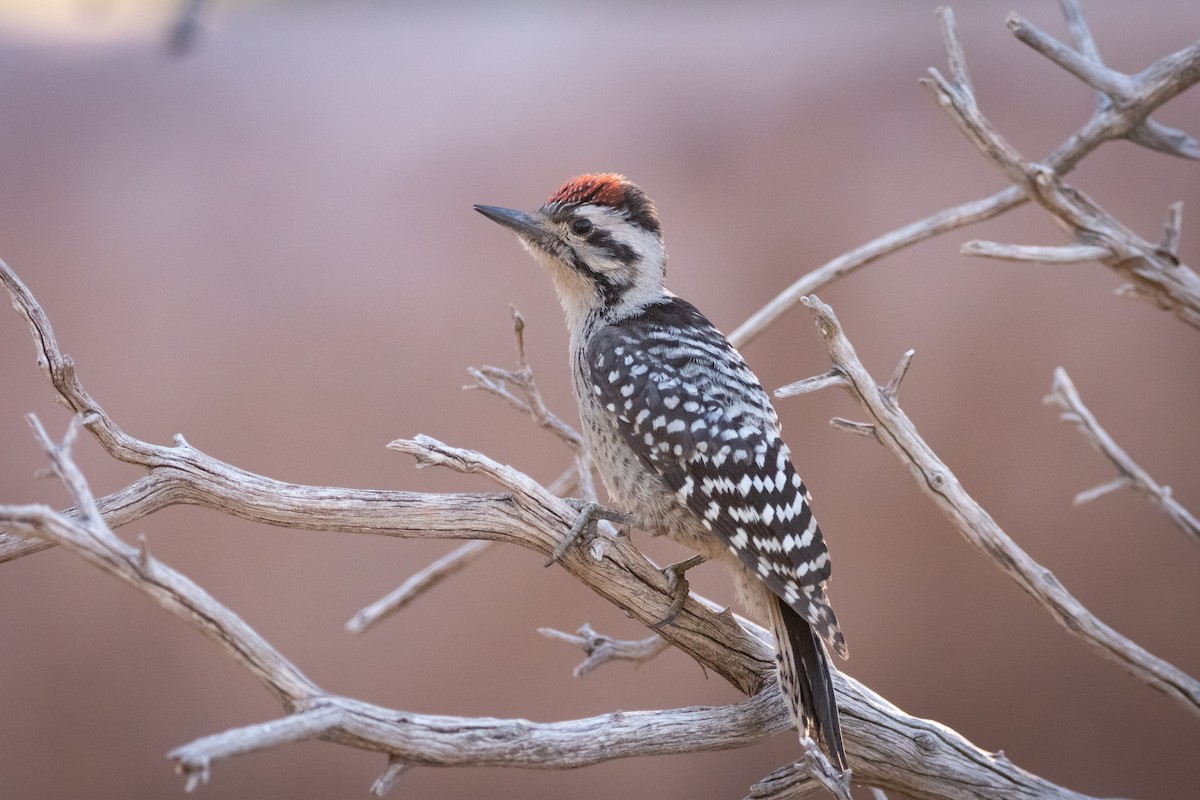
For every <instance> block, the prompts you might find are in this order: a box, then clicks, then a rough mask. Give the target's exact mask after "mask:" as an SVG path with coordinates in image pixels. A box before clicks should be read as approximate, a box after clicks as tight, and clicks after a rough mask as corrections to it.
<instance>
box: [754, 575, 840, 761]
mask: <svg viewBox="0 0 1200 800" xmlns="http://www.w3.org/2000/svg"><path fill="white" fill-rule="evenodd" d="M773 599H774V603H773V605H774V606H775V608H774V609H772V612H773V613H772V614H771V617H772V620H771V621H772V623H774V624H773V625H772V627H773V628H775V630H774V634H775V638H776V643H777V644H776V646H777V647H778V648H779V653H778V659H779V668H780V676H779V679H780V683H781V685H782V686H781V688H782V689H783V693H784V696H785V698H786V699H787V702H788V705H789V708H790V710H791V712H792V716H793V718H794V721H795V722H796V725H797V727H799V728H800V729H801V732H802V733H807V734H808V735H809V736H810V737H812V738H814V739H815V740H816V742H817V744H819V745H820V746H821V749H822V750H824V751H825V754H826V755H827V756H828V757H829V760H830V762H831V763H832V764H833V766H834V767H836V768H837V769H839V770H841V771H843V772H845V770H846V752H845V750H844V749H843V747H842V726H841V722H840V721H839V719H838V710H837V701H836V698H835V697H834V693H833V677H832V675H831V674H830V665H829V656H828V655H826V653H825V648H824V647H823V646H822V645H821V642H820V640H818V639H817V635H816V632H815V631H813V629H812V626H811V625H809V624H808V621H807V620H805V619H804V618H803V617H801V616H800V615H799V614H797V613H796V612H795V611H793V610H792V608H791V606H789V605H787V604H786V603H784V602H782V601H780V600H779V599H778V598H773ZM788 670H791V671H793V672H794V678H792V677H790V676H789V675H788V674H787V672H788Z"/></svg>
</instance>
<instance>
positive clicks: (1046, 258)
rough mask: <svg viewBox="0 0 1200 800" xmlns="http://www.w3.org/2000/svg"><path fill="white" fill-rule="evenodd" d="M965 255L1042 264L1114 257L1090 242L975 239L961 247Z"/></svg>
mask: <svg viewBox="0 0 1200 800" xmlns="http://www.w3.org/2000/svg"><path fill="white" fill-rule="evenodd" d="M959 252H961V253H962V254H963V255H964V256H979V257H981V258H996V259H1000V260H1002V261H1033V262H1036V263H1040V264H1083V263H1085V262H1088V261H1100V260H1102V259H1105V258H1111V257H1112V251H1110V250H1108V249H1107V248H1105V247H1098V246H1096V245H1090V244H1068V245H1061V246H1057V247H1044V246H1041V245H1030V244H1002V243H1000V242H986V241H983V240H980V239H975V240H973V241H970V242H964V243H963V245H962V247H961V248H959Z"/></svg>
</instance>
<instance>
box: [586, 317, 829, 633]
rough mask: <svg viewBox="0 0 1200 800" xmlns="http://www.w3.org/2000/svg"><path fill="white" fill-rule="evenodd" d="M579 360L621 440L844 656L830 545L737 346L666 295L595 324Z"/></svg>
mask: <svg viewBox="0 0 1200 800" xmlns="http://www.w3.org/2000/svg"><path fill="white" fill-rule="evenodd" d="M581 362H582V363H579V364H578V365H577V367H576V369H577V370H578V372H579V373H583V370H584V368H586V377H585V380H586V384H587V386H586V387H580V391H581V393H583V392H586V391H590V392H591V393H592V394H593V395H594V398H595V401H596V403H597V404H598V405H599V406H601V407H602V408H603V410H604V411H605V412H607V414H608V415H610V419H611V422H612V423H614V424H615V427H616V429H617V431H619V433H620V437H621V439H622V441H623V443H624V444H625V445H626V446H627V447H628V448H629V449H630V450H631V451H632V452H633V453H634V454H635V455H636V456H637V458H638V459H639V460H640V461H641V462H642V463H643V464H644V465H645V466H646V467H648V468H649V469H650V470H652V471H653V472H654V473H655V474H657V475H658V476H659V477H661V478H662V480H663V481H664V482H665V483H666V485H667V486H668V487H669V488H670V490H671V491H672V492H674V494H675V499H676V500H677V502H678V503H679V504H680V505H682V506H686V508H687V509H688V510H690V512H691V517H692V518H693V519H695V520H696V521H698V522H699V524H700V525H701V526H702V527H703V528H704V529H705V530H706V531H710V532H712V533H713V534H715V535H716V536H717V537H719V539H720V541H721V542H722V543H723V544H724V545H725V546H726V547H727V548H728V549H729V551H730V552H731V553H732V554H734V555H735V556H737V557H738V559H739V560H740V561H741V562H742V564H743V565H744V566H745V567H746V568H747V569H749V570H750V571H751V572H753V573H754V574H755V575H757V576H758V578H759V579H760V580H761V581H762V582H764V583H765V584H766V585H767V586H768V587H769V588H770V589H771V590H772V591H773V592H774V593H775V594H776V595H777V596H778V597H780V598H781V599H782V600H783V601H784V602H786V603H787V605H788V606H790V607H791V608H792V609H793V610H794V611H795V612H796V613H797V614H799V615H800V616H801V617H803V618H804V619H805V620H807V621H808V623H809V624H810V625H812V626H813V628H814V629H815V630H816V632H817V633H818V634H819V635H820V637H821V638H822V639H824V640H825V641H826V642H827V643H828V644H829V646H830V647H831V648H833V649H834V650H835V651H836V652H838V653H839V654H840V655H842V656H843V657H844V656H845V654H846V644H845V639H844V637H843V636H842V632H841V630H840V629H839V628H838V624H837V618H836V617H835V616H834V613H833V609H831V608H830V607H829V605H828V603H827V602H826V601H825V596H824V591H823V589H822V585H823V584H824V582H825V581H826V580H828V578H829V573H830V567H829V552H828V550H826V548H825V541H824V539H823V538H822V536H821V529H820V527H819V526H818V525H817V522H816V519H815V518H814V517H813V514H812V509H811V507H810V505H809V497H808V491H807V489H806V488H805V486H804V482H803V481H802V480H801V479H800V476H799V475H798V474H797V473H796V470H795V468H794V467H793V466H792V462H791V459H790V457H789V451H788V447H787V445H786V444H784V442H783V440H782V439H781V438H780V435H779V420H778V417H776V415H775V410H774V409H773V408H772V406H771V402H770V399H769V398H768V397H767V393H766V392H765V391H764V390H763V388H762V385H761V384H760V383H759V381H758V379H757V378H756V377H755V376H754V373H753V372H751V371H750V368H749V367H748V366H747V365H746V362H745V361H744V360H743V359H742V357H741V355H740V354H739V353H738V352H737V350H735V349H734V347H733V346H732V345H731V344H729V342H728V340H726V339H725V337H724V336H723V335H722V334H721V333H720V332H719V331H718V330H717V329H716V328H715V327H714V326H713V325H712V323H710V322H709V321H708V320H707V319H706V318H705V317H704V315H703V314H701V313H700V312H699V311H698V310H697V309H696V308H695V306H693V305H692V304H690V303H688V302H686V301H685V300H681V299H680V298H678V297H671V296H664V297H663V298H662V300H661V301H660V302H657V303H652V304H650V305H648V306H647V307H645V308H644V309H643V310H641V312H640V313H637V314H636V315H634V316H631V317H629V318H626V319H623V320H619V321H617V322H615V323H613V324H609V325H606V326H604V327H601V328H600V329H599V330H597V331H595V333H593V334H592V335H591V337H590V338H588V340H587V342H586V347H585V350H584V353H583V354H582V359H581ZM579 377H584V375H582V374H580V375H579ZM580 399H581V401H582V399H583V398H580ZM604 446H605V445H604V444H599V447H600V448H603V447H604ZM601 472H602V474H603V472H604V470H603V469H602V470H601ZM609 488H610V489H612V488H614V487H609ZM618 492H619V490H618ZM635 514H636V512H635Z"/></svg>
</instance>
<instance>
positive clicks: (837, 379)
mask: <svg viewBox="0 0 1200 800" xmlns="http://www.w3.org/2000/svg"><path fill="white" fill-rule="evenodd" d="M848 385H849V381H847V380H846V376H845V375H843V374H841V373H840V372H838V371H837V370H836V369H831V370H829V372H826V373H825V374H824V375H814V376H813V377H811V378H804V379H803V380H799V381H796V382H795V383H789V384H788V385H787V386H784V387H783V388H782V389H780V390H779V391H777V392H776V393H775V394H777V395H778V396H780V397H792V396H793V395H798V394H808V393H809V392H816V391H820V390H821V389H826V388H828V387H830V386H842V387H846V386H848Z"/></svg>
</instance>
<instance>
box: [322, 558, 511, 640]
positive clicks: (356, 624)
mask: <svg viewBox="0 0 1200 800" xmlns="http://www.w3.org/2000/svg"><path fill="white" fill-rule="evenodd" d="M494 545H495V542H467V543H466V544H464V545H461V546H459V547H457V548H455V549H454V550H452V551H451V552H449V553H447V554H446V555H444V556H442V557H441V558H439V559H438V560H437V561H434V562H433V563H432V564H430V565H429V566H427V567H425V568H424V569H422V570H421V571H419V572H416V573H414V574H413V575H412V577H410V578H409V579H408V580H406V581H405V582H404V583H402V584H400V587H399V588H397V589H395V590H393V591H392V592H391V593H390V594H388V595H386V596H384V597H381V598H380V599H379V600H376V601H375V602H374V603H372V604H371V605H369V606H367V607H366V608H364V609H362V610H361V611H359V612H358V613H357V614H355V615H354V616H353V617H352V618H351V619H350V621H349V622H347V623H346V630H348V631H350V633H362V632H363V631H365V630H366V629H367V628H369V627H371V626H372V625H374V624H375V623H376V622H379V621H380V620H381V619H384V618H385V617H388V616H390V615H392V614H394V613H396V612H397V611H399V610H400V609H402V608H404V607H405V606H407V605H408V604H409V603H411V602H412V601H413V600H416V599H417V598H418V597H420V596H421V595H422V594H424V593H425V592H427V591H429V590H430V589H431V588H433V587H434V586H437V585H438V584H439V583H441V582H442V581H444V580H445V579H446V578H448V577H450V576H451V575H454V574H455V573H457V572H458V571H459V570H461V569H463V568H465V567H467V566H469V565H470V564H471V563H472V562H474V561H475V560H477V559H478V558H479V557H480V556H482V555H483V554H484V553H486V552H487V551H488V550H490V549H491V548H492V547H493V546H494Z"/></svg>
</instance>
